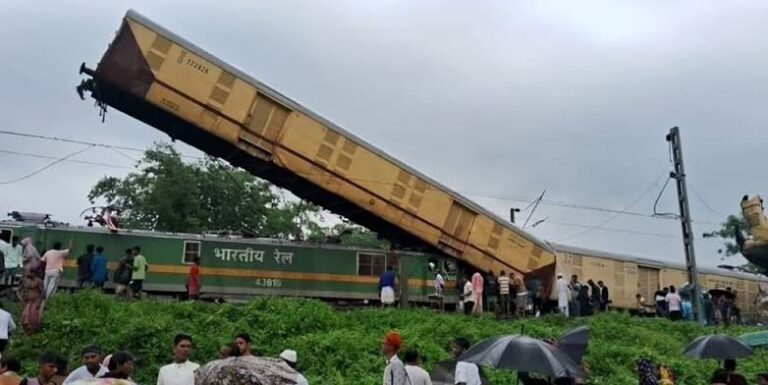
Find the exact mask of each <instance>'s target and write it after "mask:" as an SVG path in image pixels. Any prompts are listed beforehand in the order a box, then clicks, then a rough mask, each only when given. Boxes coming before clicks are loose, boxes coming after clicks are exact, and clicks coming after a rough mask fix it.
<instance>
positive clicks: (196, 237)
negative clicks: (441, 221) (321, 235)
mask: <svg viewBox="0 0 768 385" xmlns="http://www.w3.org/2000/svg"><path fill="white" fill-rule="evenodd" d="M2 226H6V227H14V228H22V227H27V228H29V227H34V228H38V229H46V230H66V231H77V232H82V233H89V234H109V233H108V232H107V229H105V228H103V227H88V226H75V225H70V224H56V225H54V226H51V225H48V226H46V225H40V224H36V223H29V222H17V221H11V220H8V221H0V227H2ZM118 234H122V235H135V236H141V237H152V238H172V239H179V240H186V241H211V242H216V241H218V242H231V243H240V244H247V245H257V244H258V245H270V246H291V247H306V248H326V249H334V250H350V251H368V252H378V253H381V252H386V251H387V250H383V249H377V248H372V247H359V246H345V245H338V244H333V243H320V242H309V241H305V242H301V241H293V240H285V239H276V238H231V237H225V236H220V235H209V234H194V233H173V232H165V231H152V230H136V229H120V231H119V232H118ZM397 252H398V253H400V254H408V255H432V254H428V253H422V252H418V251H408V250H397Z"/></svg>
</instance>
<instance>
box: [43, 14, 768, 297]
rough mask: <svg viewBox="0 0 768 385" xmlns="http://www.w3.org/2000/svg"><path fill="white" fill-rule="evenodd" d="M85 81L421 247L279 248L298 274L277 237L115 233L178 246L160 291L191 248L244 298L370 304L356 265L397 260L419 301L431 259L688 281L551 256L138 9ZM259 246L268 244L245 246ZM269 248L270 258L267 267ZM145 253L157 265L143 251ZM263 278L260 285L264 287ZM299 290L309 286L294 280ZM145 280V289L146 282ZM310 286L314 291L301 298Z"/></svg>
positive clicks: (629, 265) (649, 284) (174, 281)
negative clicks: (413, 250)
mask: <svg viewBox="0 0 768 385" xmlns="http://www.w3.org/2000/svg"><path fill="white" fill-rule="evenodd" d="M81 72H82V73H85V74H87V75H89V76H91V77H92V78H91V79H88V80H86V81H83V83H81V85H80V87H78V91H79V92H80V95H81V97H84V92H85V91H89V92H90V93H91V96H92V97H93V98H94V99H96V100H97V102H98V103H99V104H100V105H102V106H104V107H106V106H107V105H109V106H112V107H114V108H116V109H118V110H120V111H122V112H124V113H126V114H128V115H130V116H133V117H135V118H137V119H139V120H141V121H143V122H145V123H147V124H149V125H152V126H154V127H155V128H157V129H160V130H162V131H164V132H166V133H167V134H169V135H170V136H171V137H173V138H174V139H181V140H183V141H185V142H187V143H189V144H191V145H193V146H195V147H197V148H199V149H201V150H203V151H205V152H206V153H208V154H210V155H213V156H217V157H220V158H223V159H225V160H227V161H229V162H230V163H231V164H233V165H236V166H239V167H243V168H244V169H246V170H248V171H249V172H251V173H252V174H254V175H256V176H259V177H262V178H264V179H267V180H270V181H271V182H273V183H275V184H276V185H278V186H281V187H284V188H287V189H289V190H291V191H293V192H294V193H295V194H297V195H298V196H300V197H301V198H303V199H306V200H309V201H312V202H315V203H317V204H320V205H321V206H323V207H325V208H327V209H328V210H331V211H333V212H336V213H338V214H341V215H344V216H346V217H347V218H350V219H352V220H353V221H355V222H357V223H360V224H362V225H364V226H366V227H368V228H371V229H372V230H374V231H377V232H378V233H380V234H382V235H383V236H385V237H387V238H389V239H392V240H394V241H396V243H397V244H400V245H405V246H408V247H420V248H422V249H423V250H424V251H425V253H422V254H413V253H383V252H381V251H376V255H379V257H375V258H373V259H371V258H369V257H362V259H361V257H360V255H361V253H360V252H357V251H355V250H354V249H351V250H347V251H346V252H342V251H340V250H338V248H334V247H332V246H318V245H311V246H307V245H290V244H281V245H285V246H281V247H283V248H285V249H287V248H289V247H298V248H302V249H301V250H304V251H306V250H307V248H308V249H311V250H315V254H316V255H317V256H319V257H308V258H302V260H304V259H306V261H305V262H302V263H299V262H297V264H296V265H293V264H292V263H288V264H281V263H280V261H281V260H283V258H288V254H280V253H284V252H285V251H284V249H280V248H278V247H275V246H274V245H273V242H272V241H263V240H261V241H260V240H254V241H245V240H221V239H215V238H214V239H210V238H207V239H206V238H204V237H203V238H200V236H197V235H188V234H164V235H163V234H146V233H141V232H130V231H129V232H127V233H121V234H116V235H115V238H113V239H111V241H112V242H117V243H116V244H115V245H116V246H117V249H118V250H119V249H120V247H122V245H121V244H119V242H123V241H119V242H118V241H115V240H116V239H121V238H120V237H126V236H127V237H130V236H140V237H151V238H152V239H153V240H156V239H157V238H161V239H166V238H171V239H175V241H174V242H170V241H169V242H170V243H167V245H168V246H165V247H167V254H166V251H163V252H162V253H161V252H160V250H159V249H158V253H159V254H158V259H159V260H160V263H161V264H160V265H158V266H156V267H155V269H158V270H155V271H156V272H158V273H159V275H160V276H162V277H164V278H167V279H168V280H169V283H162V284H163V285H166V286H164V287H165V288H168V289H173V290H176V289H178V284H179V282H181V281H183V275H184V271H185V270H186V269H185V267H184V264H183V263H181V264H180V263H179V261H178V255H187V247H191V248H192V249H191V250H194V248H195V247H198V251H197V253H199V254H201V256H203V258H204V261H205V260H206V255H208V257H207V258H214V259H210V262H208V263H206V262H204V267H206V265H208V266H207V267H208V268H207V271H208V272H209V275H210V277H211V279H213V281H212V282H213V284H210V283H209V284H207V285H208V287H209V288H217V287H218V288H220V291H222V292H224V291H231V292H232V293H244V294H246V295H248V294H258V293H261V292H266V293H274V294H288V295H290V294H291V293H299V294H301V295H311V296H319V297H334V298H375V297H376V293H375V281H376V278H375V274H369V275H366V274H361V270H360V269H361V266H363V269H370V271H368V272H369V273H371V272H373V271H374V268H373V267H372V266H376V269H379V268H380V267H381V266H383V265H384V264H387V263H390V262H394V260H392V259H396V260H397V263H396V264H397V265H399V267H400V271H401V275H403V277H404V278H403V280H402V282H403V283H405V284H406V285H405V287H406V288H407V289H405V290H404V295H405V296H406V297H410V295H411V294H413V298H414V299H423V300H426V299H427V296H428V293H429V292H430V291H431V281H430V279H431V273H430V272H429V271H427V269H426V265H427V264H426V263H425V261H426V259H429V258H436V259H438V262H440V263H441V264H444V265H445V266H443V267H445V268H446V269H445V270H449V269H448V268H447V264H452V265H454V266H455V267H458V266H460V265H461V264H466V265H471V266H474V267H477V268H480V269H482V270H489V269H490V270H494V271H496V272H498V271H499V270H502V269H504V270H507V271H508V272H514V273H515V274H525V275H526V277H528V278H534V277H536V278H538V279H540V280H542V283H543V287H544V288H545V292H550V291H551V287H552V278H554V274H555V266H556V264H555V262H557V265H558V269H560V270H561V272H562V273H564V274H570V272H574V273H576V274H579V272H581V274H579V275H580V276H581V277H582V278H594V279H599V280H602V281H604V282H606V283H607V284H608V285H609V287H613V289H614V290H613V303H614V305H615V306H618V307H629V306H631V304H632V303H633V301H634V295H635V293H637V292H641V293H643V294H644V295H645V296H646V298H648V297H650V293H651V292H652V291H653V290H655V289H656V287H657V286H659V285H669V284H677V285H680V284H682V283H684V282H685V279H684V274H683V273H682V272H683V269H682V268H681V267H680V266H676V265H667V264H663V263H661V264H660V263H657V262H650V261H646V260H643V259H639V258H626V257H621V256H613V255H612V254H608V253H601V252H596V251H590V250H580V249H573V248H569V247H565V246H563V247H561V250H559V251H558V249H557V247H553V246H552V245H550V244H548V243H546V242H543V241H541V240H538V239H536V238H535V237H533V236H532V235H530V234H528V233H526V232H525V231H523V230H521V229H519V228H517V227H515V226H514V225H512V224H510V223H508V222H507V221H505V220H504V219H502V218H499V217H497V216H496V215H494V214H493V213H491V212H490V211H488V210H486V209H483V208H482V207H480V206H479V205H477V204H475V203H473V202H471V201H469V200H468V199H466V198H465V197H462V196H461V195H460V194H457V193H456V192H454V191H451V190H450V189H448V188H447V187H445V186H443V185H442V184H440V183H439V182H437V181H435V180H433V179H431V178H429V177H428V176H426V175H425V174H423V173H420V172H418V171H417V170H415V169H413V168H411V167H408V166H407V165H406V164H404V163H403V162H401V161H399V160H397V159H395V158H393V157H391V156H390V155H387V154H386V153H384V152H383V151H381V150H379V149H377V148H376V147H374V146H373V145H371V144H369V143H367V142H365V141H364V140H362V139H360V138H358V137H356V136H354V135H353V134H352V133H350V132H349V131H346V130H344V129H342V128H341V127H339V126H337V125H335V124H333V123H332V122H330V121H329V120H327V119H324V118H323V117H321V116H319V115H318V114H316V113H314V112H312V111H310V110H309V109H307V108H306V107H304V106H301V105H300V104H298V103H296V102H295V101H293V100H291V99H290V98H288V97H286V96H284V95H282V94H280V93H278V92H277V91H275V90H274V89H272V88H270V87H268V86H267V85H265V84H263V83H261V82H259V81H258V80H256V79H254V78H252V77H250V76H248V75H247V74H245V73H243V72H241V71H239V70H237V69H236V68H234V67H232V66H230V65H228V64H227V63H225V62H223V61H221V60H219V59H218V58H216V57H214V56H213V55H211V54H209V53H207V52H206V51H204V50H203V49H201V48H199V47H196V46H195V45H193V44H191V43H189V42H187V41H186V40H184V39H182V38H181V37H179V36H177V35H175V34H173V33H171V32H170V31H168V30H167V29H165V28H163V27H161V26H159V25H158V24H156V23H153V22H152V21H150V20H148V19H147V18H145V17H143V16H141V15H139V14H138V13H136V12H133V11H129V12H128V13H127V14H126V16H125V18H124V20H123V24H122V26H121V28H120V30H119V31H118V33H117V35H116V37H115V39H114V41H113V42H112V44H111V45H110V47H109V48H108V50H107V52H106V53H105V55H104V56H103V57H102V59H101V61H100V62H99V64H98V66H97V67H96V69H95V70H90V69H88V68H86V67H85V66H83V67H81ZM73 229H74V228H73ZM73 229H69V230H70V231H75V230H73ZM65 230H66V229H65ZM65 230H60V229H58V230H50V231H65ZM45 231H48V230H45ZM77 231H84V230H77ZM133 241H134V240H131V241H130V242H133ZM105 242H106V241H105ZM105 242H103V243H105ZM125 242H128V241H127V240H126V241H125ZM195 242H197V243H195ZM228 242H233V244H232V246H227V244H228ZM134 243H135V242H134ZM217 244H218V246H216V245H217ZM171 245H173V246H171ZM190 245H197V246H190ZM270 245H272V246H270ZM158 247H159V246H158ZM261 247H265V248H269V247H273V249H270V250H272V251H265V250H262V249H257V250H256V251H254V250H253V248H261ZM206 248H207V249H208V252H206ZM243 248H244V249H243ZM171 250H173V251H171ZM249 250H250V251H249ZM297 250H298V249H297ZM318 250H319V251H318ZM190 252H191V251H190ZM297 252H298V251H297ZM368 252H371V251H365V252H363V253H362V255H364V256H365V255H367V254H366V253H368ZM179 253H181V254H179ZM211 253H213V254H211ZM253 253H255V254H253ZM267 253H273V254H274V257H275V259H274V264H273V262H272V260H271V259H268V258H267V257H266V254H267ZM437 253H442V254H441V255H445V257H443V256H437ZM145 254H147V256H148V257H150V258H152V256H151V252H149V251H148V252H147V253H145ZM342 254H343V255H346V257H344V258H346V259H343V260H338V261H335V262H334V260H325V259H326V258H331V257H326V256H336V255H342ZM232 255H235V256H236V258H235V259H236V260H238V261H242V258H245V260H247V261H252V260H253V259H255V260H257V261H259V263H260V264H261V265H256V266H255V268H253V266H250V265H237V266H235V265H232V266H222V265H221V262H232ZM382 255H383V256H382ZM211 256H214V257H211ZM293 256H295V254H291V260H293ZM215 258H219V260H216V259H215ZM297 258H298V257H297ZM339 258H341V257H339ZM390 258H392V259H390ZM286 260H287V259H286ZM297 260H298V259H297ZM372 260H375V263H374V262H371V261H372ZM382 260H383V262H381V261H382ZM266 261H269V264H267V262H266ZM585 261H586V262H585ZM214 262H215V263H214ZM303 263H306V265H301V264H303ZM336 263H338V266H335V265H334V264H336ZM287 265H291V266H287ZM216 269H219V270H216ZM262 269H267V270H262ZM286 269H287V270H286ZM205 270H206V269H204V271H205ZM454 270H456V271H458V269H454ZM363 273H365V271H364V272H363ZM163 274H164V275H163ZM259 274H261V275H264V274H267V275H269V274H272V276H270V277H271V278H266V279H267V282H270V283H271V284H272V286H271V287H270V286H269V283H268V284H266V285H267V288H266V289H265V288H258V289H257V288H254V287H252V285H251V282H250V281H249V280H251V281H252V280H253V279H254V278H256V277H260V276H261V275H259ZM318 274H320V275H318ZM705 274H709V273H705ZM708 276H709V275H708ZM711 276H712V278H711V279H710V278H705V279H704V280H703V281H704V285H703V286H705V288H706V286H708V285H709V286H712V285H714V286H718V287H719V286H728V284H730V287H733V288H735V289H736V290H737V291H740V288H743V291H740V293H741V294H740V295H739V300H740V301H741V302H742V303H741V305H742V308H744V309H748V308H749V302H750V301H749V297H750V295H751V293H752V292H753V291H755V290H756V289H755V288H756V287H758V286H759V285H758V282H759V278H757V277H750V276H746V275H744V276H742V275H739V274H733V273H730V272H716V271H713V272H712V273H711ZM171 277H174V278H171ZM213 277H217V278H213ZM221 277H228V278H226V279H225V278H221ZM274 277H278V278H279V277H285V278H286V279H287V281H288V282H292V283H290V284H288V286H286V287H285V288H284V287H282V281H280V286H279V287H277V288H275V287H274V282H275V281H274V279H275V278H274ZM717 277H721V278H717ZM206 278H208V276H206ZM206 278H204V281H203V284H204V285H206V281H205V279H206ZM257 279H259V281H257V282H262V281H261V279H262V278H257ZM279 279H282V278H279ZM301 281H303V284H299V283H297V282H301ZM310 282H311V284H310ZM334 282H335V283H334ZM147 283H148V284H149V285H150V286H148V287H150V288H151V284H152V283H153V282H152V280H151V279H150V280H149V282H147ZM158 284H161V283H158ZM411 284H413V285H411ZM168 285H170V286H168ZM756 285H758V286H756ZM232 287H234V289H232ZM288 287H290V288H288ZM311 288H314V289H313V290H312V292H311V293H309V292H307V290H309V289H311ZM225 289H226V290H225ZM241 290H243V291H241ZM214 291H215V290H214ZM352 293H356V294H354V295H352ZM454 300H455V297H454Z"/></svg>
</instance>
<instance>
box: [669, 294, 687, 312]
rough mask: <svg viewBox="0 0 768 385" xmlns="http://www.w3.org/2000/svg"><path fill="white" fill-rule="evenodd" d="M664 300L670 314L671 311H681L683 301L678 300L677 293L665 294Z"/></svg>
mask: <svg viewBox="0 0 768 385" xmlns="http://www.w3.org/2000/svg"><path fill="white" fill-rule="evenodd" d="M665 300H666V301H667V305H668V306H669V312H670V313H671V312H673V311H681V309H682V307H681V306H680V305H681V304H682V302H683V300H682V299H680V296H679V295H678V294H677V293H675V292H671V293H669V294H667V297H666V298H665Z"/></svg>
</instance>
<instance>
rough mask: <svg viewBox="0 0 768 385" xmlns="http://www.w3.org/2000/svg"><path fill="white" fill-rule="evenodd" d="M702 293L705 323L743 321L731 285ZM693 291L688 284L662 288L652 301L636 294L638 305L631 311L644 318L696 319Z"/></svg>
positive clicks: (721, 323) (719, 323)
mask: <svg viewBox="0 0 768 385" xmlns="http://www.w3.org/2000/svg"><path fill="white" fill-rule="evenodd" d="M715 292H718V293H716V295H713V294H712V293H702V294H701V305H702V308H703V316H704V317H703V318H704V323H705V324H707V325H726V326H728V325H730V324H731V323H732V322H735V323H740V322H741V311H740V309H739V307H738V306H736V298H737V297H736V292H735V291H733V290H732V289H731V288H730V287H727V288H725V290H716V291H715ZM692 298H693V292H692V290H691V288H690V287H688V286H687V285H686V286H685V287H684V288H683V289H677V288H676V287H675V286H669V287H664V288H660V289H659V290H657V291H656V292H655V293H654V298H653V302H651V303H648V301H647V300H646V299H645V298H643V296H642V295H640V294H636V295H635V308H634V309H633V310H632V314H634V315H638V316H644V317H652V316H656V317H664V318H669V319H670V320H673V321H680V320H684V321H693V320H694V318H695V315H694V312H693V303H692Z"/></svg>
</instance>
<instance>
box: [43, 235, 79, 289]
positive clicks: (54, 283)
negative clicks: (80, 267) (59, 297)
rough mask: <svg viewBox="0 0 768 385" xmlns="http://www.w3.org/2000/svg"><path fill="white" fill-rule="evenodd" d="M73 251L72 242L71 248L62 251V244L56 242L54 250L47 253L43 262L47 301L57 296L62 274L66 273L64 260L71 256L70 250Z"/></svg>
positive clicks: (70, 243)
mask: <svg viewBox="0 0 768 385" xmlns="http://www.w3.org/2000/svg"><path fill="white" fill-rule="evenodd" d="M70 249H72V241H70V242H69V247H68V248H66V249H63V250H62V249H61V242H55V243H54V244H53V248H52V249H50V250H48V251H46V252H45V254H43V257H42V258H40V260H41V261H45V281H44V282H43V283H44V285H45V289H44V290H45V299H49V298H51V297H52V296H53V295H54V294H56V290H57V289H58V288H59V280H60V279H61V274H62V273H63V272H64V259H66V258H67V257H68V256H69V250H70Z"/></svg>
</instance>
